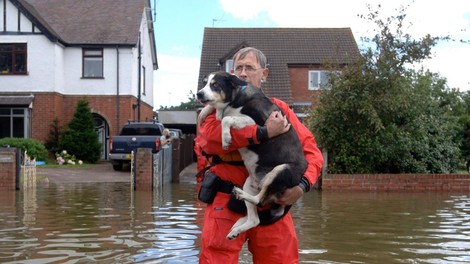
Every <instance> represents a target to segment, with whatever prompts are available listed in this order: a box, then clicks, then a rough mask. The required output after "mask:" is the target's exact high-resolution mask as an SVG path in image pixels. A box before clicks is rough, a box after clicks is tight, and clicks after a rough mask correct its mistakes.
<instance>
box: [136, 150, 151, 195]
mask: <svg viewBox="0 0 470 264" xmlns="http://www.w3.org/2000/svg"><path fill="white" fill-rule="evenodd" d="M152 180H153V155H152V149H150V148H139V149H137V151H136V153H135V190H136V191H152V187H153V182H152Z"/></svg>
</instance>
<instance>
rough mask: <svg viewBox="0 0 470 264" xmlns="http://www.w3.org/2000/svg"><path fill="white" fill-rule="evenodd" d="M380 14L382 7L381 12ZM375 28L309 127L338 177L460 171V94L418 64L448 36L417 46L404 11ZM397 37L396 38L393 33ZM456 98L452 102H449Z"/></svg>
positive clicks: (374, 14)
mask: <svg viewBox="0 0 470 264" xmlns="http://www.w3.org/2000/svg"><path fill="white" fill-rule="evenodd" d="M379 8H380V6H379ZM369 12H370V13H369V15H368V16H363V18H366V19H368V20H369V21H372V22H373V23H375V25H376V26H377V33H376V35H375V37H373V38H372V39H364V40H365V41H366V42H367V43H368V44H369V46H368V47H367V48H366V49H365V50H363V51H361V53H362V58H361V59H359V60H358V61H357V63H355V64H352V65H348V66H347V67H346V68H345V69H343V71H342V74H341V75H339V76H335V75H332V76H330V82H331V83H330V87H332V88H331V89H330V90H323V91H322V94H321V96H320V97H319V102H318V105H317V107H316V108H315V109H314V110H313V113H312V115H311V118H310V120H309V124H310V126H311V129H312V131H314V133H315V134H316V137H317V139H318V142H319V144H320V146H321V147H322V148H325V149H327V150H328V158H329V160H328V164H329V171H330V172H333V173H426V172H429V173H444V172H451V171H454V170H455V169H456V167H457V166H458V163H459V156H460V155H459V148H458V147H459V145H458V143H455V140H454V139H455V137H456V135H457V134H458V131H459V129H458V125H457V120H456V118H455V116H453V115H452V114H451V111H450V110H449V108H450V104H451V103H453V102H455V101H454V100H456V97H455V91H454V90H449V89H448V88H447V85H446V80H445V79H442V78H440V77H439V76H438V75H437V74H433V73H431V72H429V71H425V70H424V69H419V70H415V69H413V67H412V66H413V65H415V64H416V63H419V62H421V61H423V60H425V59H428V58H430V56H431V49H432V47H433V46H434V45H436V43H437V42H438V41H439V40H443V39H447V38H448V37H431V36H430V35H426V36H424V37H422V38H421V39H418V40H414V39H413V38H412V37H411V36H410V35H408V34H405V33H404V32H403V31H402V28H403V25H404V20H405V18H406V14H405V8H401V9H400V10H399V12H398V15H397V16H392V17H389V18H387V19H385V20H382V19H380V18H379V11H378V10H377V11H374V10H372V9H371V7H370V6H369ZM393 31H395V32H393ZM448 99H451V102H446V100H448Z"/></svg>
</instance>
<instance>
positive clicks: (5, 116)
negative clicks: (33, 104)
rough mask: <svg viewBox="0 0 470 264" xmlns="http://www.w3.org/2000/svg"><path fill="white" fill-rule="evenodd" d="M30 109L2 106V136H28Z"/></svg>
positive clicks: (0, 136)
mask: <svg viewBox="0 0 470 264" xmlns="http://www.w3.org/2000/svg"><path fill="white" fill-rule="evenodd" d="M28 120H29V119H28V109H27V108H8V107H7V108H0V138H4V137H17V138H26V137H28V134H29V133H27V131H28Z"/></svg>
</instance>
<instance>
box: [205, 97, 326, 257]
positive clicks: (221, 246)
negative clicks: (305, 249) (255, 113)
mask: <svg viewBox="0 0 470 264" xmlns="http://www.w3.org/2000/svg"><path fill="white" fill-rule="evenodd" d="M272 101H273V102H274V103H275V104H276V105H278V106H279V107H280V108H281V109H282V111H283V112H284V113H285V114H286V115H287V118H288V119H289V121H290V122H291V123H292V127H293V128H294V129H295V130H296V131H297V134H298V136H299V139H300V141H301V143H302V146H303V151H304V155H305V157H306V159H307V162H308V167H307V170H306V172H305V174H304V176H305V177H307V179H308V180H309V182H310V185H313V184H315V182H316V181H317V179H318V176H319V174H320V170H321V167H322V165H323V157H322V154H321V152H320V150H319V149H318V147H317V144H316V142H315V138H314V136H313V135H312V133H311V132H310V131H309V130H308V129H307V128H306V127H305V126H304V125H303V124H302V123H301V122H300V121H299V120H298V118H297V117H296V115H295V113H294V112H293V111H292V110H291V109H290V108H289V106H288V105H287V104H286V103H284V102H283V101H280V100H278V99H275V98H272ZM256 130H257V126H256V125H252V126H248V127H245V128H243V129H231V134H232V143H231V145H230V148H229V149H228V150H224V149H222V143H221V135H222V134H221V122H220V120H216V118H215V113H212V114H210V115H209V116H208V117H207V118H206V119H205V120H204V122H202V124H200V127H199V133H198V136H197V138H196V142H197V144H198V145H199V146H200V147H201V148H202V150H204V152H206V153H207V154H213V155H218V156H220V157H221V158H222V159H223V160H224V161H236V160H241V157H240V155H239V153H238V151H237V149H238V148H242V147H246V146H248V145H249V144H250V142H251V143H253V142H254V143H255V144H258V143H259V142H258V139H257V137H256ZM210 171H212V172H213V173H215V174H217V175H218V176H219V177H220V178H222V179H223V180H226V181H230V182H232V183H233V184H235V185H238V186H243V183H244V182H245V180H246V178H247V177H248V172H247V170H246V169H245V167H243V166H233V165H229V164H228V163H220V164H217V165H215V166H213V167H212V168H210ZM229 198H230V195H229V194H226V193H222V192H219V193H217V196H216V197H215V200H214V202H213V203H212V204H208V205H207V208H206V211H205V214H204V222H203V232H202V249H201V254H200V259H199V263H212V264H214V263H224V264H230V263H238V255H239V252H240V250H241V248H242V245H243V244H244V243H245V241H247V240H248V249H249V250H250V252H251V253H252V254H253V263H269V264H273V263H282V264H287V263H298V244H297V237H296V233H295V229H294V224H293V222H292V218H291V215H290V214H287V215H286V216H285V217H283V218H282V219H281V220H279V221H277V222H275V223H274V224H271V225H266V226H257V227H255V228H252V229H250V230H248V231H247V232H244V233H242V234H240V236H239V237H237V238H236V239H235V240H228V239H227V238H226V236H227V235H228V233H229V232H230V229H231V228H232V226H233V225H234V224H235V222H236V221H237V220H238V219H239V218H240V217H241V215H240V214H238V213H235V212H232V211H230V210H229V209H228V208H227V203H228V201H229Z"/></svg>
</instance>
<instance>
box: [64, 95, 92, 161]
mask: <svg viewBox="0 0 470 264" xmlns="http://www.w3.org/2000/svg"><path fill="white" fill-rule="evenodd" d="M59 147H60V149H61V150H65V151H67V153H70V154H73V155H75V157H76V158H77V159H80V160H82V161H84V162H86V163H96V162H97V161H98V160H99V158H100V150H101V144H100V142H99V140H98V134H97V133H96V131H95V123H94V121H93V115H92V113H91V109H90V106H89V103H88V101H87V100H85V99H81V100H79V101H78V104H77V107H76V109H75V113H74V115H73V118H72V120H71V121H70V123H69V124H68V126H67V129H66V130H65V131H64V133H63V134H62V138H61V140H60V142H59Z"/></svg>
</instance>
